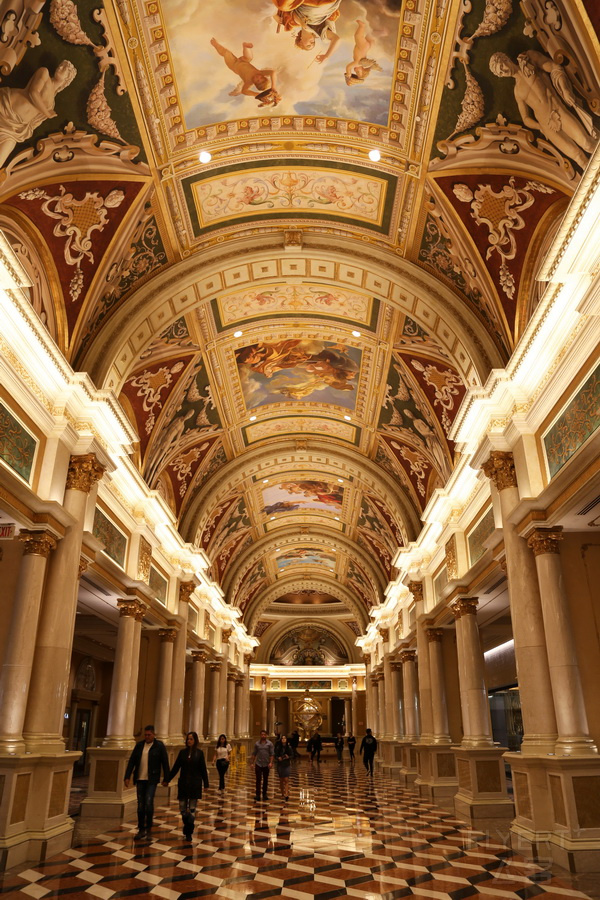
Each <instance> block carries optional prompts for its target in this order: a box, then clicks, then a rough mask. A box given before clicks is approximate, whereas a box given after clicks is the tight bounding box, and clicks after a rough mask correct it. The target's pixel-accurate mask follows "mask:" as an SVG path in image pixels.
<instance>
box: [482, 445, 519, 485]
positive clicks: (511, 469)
mask: <svg viewBox="0 0 600 900" xmlns="http://www.w3.org/2000/svg"><path fill="white" fill-rule="evenodd" d="M481 468H482V469H483V471H484V473H485V474H486V475H487V477H488V478H490V479H491V480H492V481H493V482H494V484H495V486H496V488H497V489H498V490H499V491H503V490H505V489H506V488H509V487H517V473H516V472H515V459H514V456H513V455H512V453H510V452H508V451H507V450H492V452H491V453H490V458H489V459H488V461H487V462H484V464H483V465H482V467H481Z"/></svg>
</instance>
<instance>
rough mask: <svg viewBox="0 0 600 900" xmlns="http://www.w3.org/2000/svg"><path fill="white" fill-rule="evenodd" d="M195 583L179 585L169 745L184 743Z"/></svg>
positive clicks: (188, 582) (189, 582) (186, 582)
mask: <svg viewBox="0 0 600 900" xmlns="http://www.w3.org/2000/svg"><path fill="white" fill-rule="evenodd" d="M194 588H195V584H194V582H193V581H185V582H183V583H182V584H180V585H179V606H178V609H177V612H178V613H179V618H180V620H181V621H180V623H179V629H178V631H177V636H176V638H175V644H174V645H173V672H172V674H171V701H170V703H169V743H173V744H175V743H177V744H179V743H181V742H182V741H183V700H184V694H185V658H186V650H187V620H188V611H189V600H190V597H191V595H192V592H193V591H194Z"/></svg>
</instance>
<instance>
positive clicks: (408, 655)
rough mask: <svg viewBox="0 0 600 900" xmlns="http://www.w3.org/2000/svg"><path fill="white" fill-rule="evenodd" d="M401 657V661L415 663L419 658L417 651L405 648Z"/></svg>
mask: <svg viewBox="0 0 600 900" xmlns="http://www.w3.org/2000/svg"><path fill="white" fill-rule="evenodd" d="M399 658H400V662H401V663H414V662H415V660H416V658H417V651H416V650H403V651H402V653H401V654H400V657H399Z"/></svg>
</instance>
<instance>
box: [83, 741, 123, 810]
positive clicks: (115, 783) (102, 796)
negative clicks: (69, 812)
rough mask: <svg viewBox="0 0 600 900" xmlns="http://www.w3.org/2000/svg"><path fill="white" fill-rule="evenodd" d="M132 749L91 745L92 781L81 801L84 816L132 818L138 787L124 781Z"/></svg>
mask: <svg viewBox="0 0 600 900" xmlns="http://www.w3.org/2000/svg"><path fill="white" fill-rule="evenodd" d="M130 756H131V750H130V749H128V748H118V747H90V749H89V750H88V758H89V759H90V761H91V763H90V784H89V789H88V795H87V797H86V798H85V800H82V802H81V817H82V819H84V818H89V817H90V816H101V817H104V818H115V819H126V818H130V817H131V815H132V814H133V813H134V812H135V810H136V808H137V799H136V791H135V787H128V788H126V787H125V785H124V783H123V781H124V778H125V769H126V768H127V762H128V760H129V757H130Z"/></svg>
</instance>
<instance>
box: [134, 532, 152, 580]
mask: <svg viewBox="0 0 600 900" xmlns="http://www.w3.org/2000/svg"><path fill="white" fill-rule="evenodd" d="M151 563H152V544H151V543H150V541H147V540H146V538H145V537H143V536H142V537H140V549H139V553H138V570H137V580H138V581H143V582H145V584H148V582H149V580H150V564H151Z"/></svg>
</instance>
